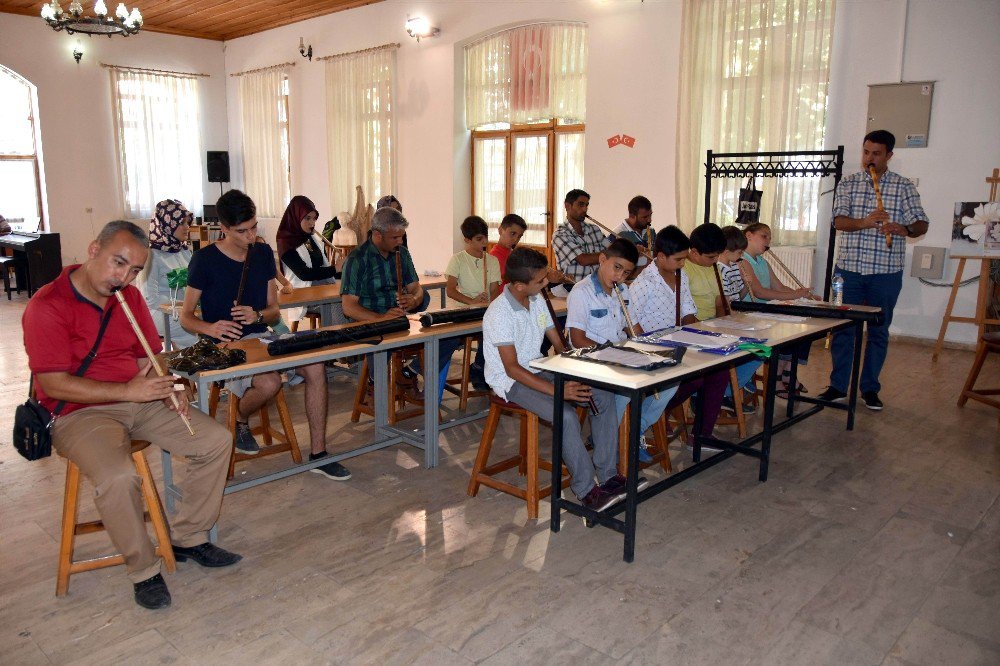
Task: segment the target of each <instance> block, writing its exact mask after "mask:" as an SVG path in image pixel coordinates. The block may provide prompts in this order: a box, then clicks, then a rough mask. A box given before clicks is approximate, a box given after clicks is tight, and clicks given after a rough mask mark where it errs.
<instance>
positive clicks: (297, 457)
mask: <svg viewBox="0 0 1000 666" xmlns="http://www.w3.org/2000/svg"><path fill="white" fill-rule="evenodd" d="M219 393H220V388H219V385H218V384H212V391H211V393H209V396H208V415H209V416H211V417H212V418H213V419H214V418H215V413H216V411H217V410H218V407H219ZM274 406H275V407H276V408H277V409H278V419H279V420H280V421H281V430H275V429H274V428H272V427H271V417H270V415H269V414H268V412H267V405H264V406H263V407H261V408H260V412H259V413H258V414H259V416H260V425H258V426H256V427H251V429H250V431H251V432H252V433H253V434H254V435H263V437H264V446H262V447H260V453H258V454H256V455H252V456H250V455H247V454H245V453H241V452H240V451H237V450H236V417H237V410H238V408H239V398H237V397H236V396H235V395H233V393H232V392H230V394H229V412H228V414H227V416H226V425H227V426H228V427H229V432H230V433H232V436H233V452H232V455H230V457H229V475H228V477H227V478H230V479H231V478H233V476H234V475H235V474H236V463H238V462H243V461H244V460H255V459H257V458H262V457H264V456H270V455H274V454H275V453H283V452H284V451H288V452H290V453H291V454H292V461H293V462H295V463H300V462H302V452H301V451H299V441H298V439H296V437H295V428H294V427H293V426H292V416H291V414H290V413H289V411H288V403H287V402H285V387H284V386H282V387H281V388H280V389H278V392H277V394H275V396H274Z"/></svg>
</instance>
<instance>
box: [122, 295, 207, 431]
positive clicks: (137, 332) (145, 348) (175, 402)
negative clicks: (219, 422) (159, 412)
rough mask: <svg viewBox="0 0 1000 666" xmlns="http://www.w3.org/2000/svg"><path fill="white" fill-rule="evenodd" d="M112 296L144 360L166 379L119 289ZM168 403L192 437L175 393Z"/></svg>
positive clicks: (171, 394)
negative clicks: (137, 342) (116, 301)
mask: <svg viewBox="0 0 1000 666" xmlns="http://www.w3.org/2000/svg"><path fill="white" fill-rule="evenodd" d="M114 294H115V298H117V299H118V303H120V304H121V306H122V312H124V313H125V318H126V319H128V323H129V324H131V325H132V330H133V331H134V332H135V336H136V337H137V338H139V344H141V345H142V349H143V351H145V352H146V358H148V359H149V362H150V363H152V364H153V369H154V370H156V374H157V375H159V376H160V377H166V376H167V373H166V372H164V371H163V368H162V367H161V366H160V362H159V361H158V360H157V358H156V354H154V353H153V350H152V348H151V347H150V346H149V342H147V341H146V336H145V335H143V334H142V329H141V328H139V322H137V321H136V320H135V315H133V314H132V309H131V308H129V306H128V303H127V302H126V301H125V297H124V296H122V292H121V287H118V288H116V289H115V290H114ZM170 402H171V404H173V406H174V409H176V410H177V416H179V417H181V420H182V421H184V425H185V426H187V429H188V432H189V433H191V436H192V437H194V428H192V427H191V421H190V419H188V417H187V416H185V415H184V414H183V413H181V403H180V401H179V400H178V399H177V394H176V393H173V392H171V393H170Z"/></svg>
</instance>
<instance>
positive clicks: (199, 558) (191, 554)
mask: <svg viewBox="0 0 1000 666" xmlns="http://www.w3.org/2000/svg"><path fill="white" fill-rule="evenodd" d="M173 548H174V559H176V560H177V561H178V562H187V561H188V560H189V559H191V560H194V561H195V562H197V563H198V564H200V565H201V566H203V567H211V568H213V569H214V568H218V567H228V566H231V565H233V564H236V563H237V562H239V561H240V560H242V559H243V556H242V555H237V554H236V553H230V552H229V551H228V550H226V549H225V548H219V547H218V546H216V545H215V544H214V543H211V542H209V541H206V542H205V543H202V544H199V545H197V546H191V547H190V548H184V547H182V546H174V547H173Z"/></svg>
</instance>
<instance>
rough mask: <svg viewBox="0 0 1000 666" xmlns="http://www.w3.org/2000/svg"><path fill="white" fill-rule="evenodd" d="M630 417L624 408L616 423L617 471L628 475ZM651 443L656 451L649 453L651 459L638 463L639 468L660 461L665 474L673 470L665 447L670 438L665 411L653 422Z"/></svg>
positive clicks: (628, 411)
mask: <svg viewBox="0 0 1000 666" xmlns="http://www.w3.org/2000/svg"><path fill="white" fill-rule="evenodd" d="M631 420H632V417H631V414H630V410H628V409H626V410H625V414H624V415H623V416H622V422H621V423H620V424H618V473H619V474H622V475H623V476H627V475H628V430H629V424H630V423H631ZM686 436H687V433H686V429H685V441H686ZM653 443H654V444H655V445H656V449H657V451H656V453H653V454H651V457H652V460H650V461H649V462H648V463H643V462H640V463H639V469H646V468H647V467H650V466H652V465H655V464H656V463H660V466H661V467H662V468H663V471H664V472H666V473H667V474H669V473H671V472H673V471H674V466H673V464H671V462H670V451H669V449H668V448H667V447H668V445H669V443H670V440H669V438H668V437H667V413H666V412H663V414H661V415H660V418H659V419H658V420H657V421H656V423H654V424H653Z"/></svg>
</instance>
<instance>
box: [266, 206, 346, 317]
mask: <svg viewBox="0 0 1000 666" xmlns="http://www.w3.org/2000/svg"><path fill="white" fill-rule="evenodd" d="M318 219H319V212H318V211H317V210H316V206H315V205H313V202H312V201H310V200H309V199H308V198H306V197H304V196H302V195H301V194H299V195H296V196H294V197H292V200H291V201H290V202H288V207H287V208H285V213H284V215H282V216H281V223H280V224H279V225H278V231H277V234H276V240H277V245H278V257H279V258H280V260H281V264H282V266H283V267H284V268H285V277H287V278H288V281H289V282H291V283H292V286H293V287H310V286H315V285H319V284H334V283H335V282H336V281H337V279H339V278H340V271H338V270H337V268H336V266H331V265H330V262H329V261H328V260H327V258H326V253H325V252H323V248H321V247H320V246H319V243H318V242H317V239H316V236H315V235H314V232H315V230H316V220H318ZM314 307H315V306H314ZM320 308H321V309H323V310H326V311H324V312H322V315H323V316H322V319H323V321H324V322H330V321H332V318H333V316H334V313H333V308H332V306H331V305H323V306H320ZM310 310H313V308H310ZM284 313H285V315H286V316H287V317H288V320H289V321H293V322H295V321H299V320H300V319H302V317H304V316H305V313H306V308H289V309H286V310H285V312H284Z"/></svg>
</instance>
